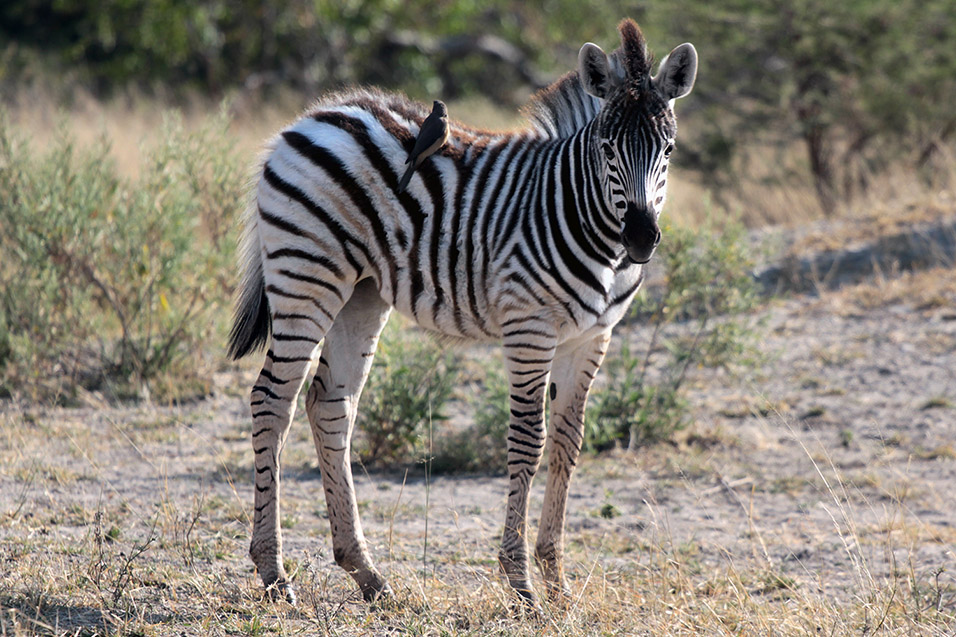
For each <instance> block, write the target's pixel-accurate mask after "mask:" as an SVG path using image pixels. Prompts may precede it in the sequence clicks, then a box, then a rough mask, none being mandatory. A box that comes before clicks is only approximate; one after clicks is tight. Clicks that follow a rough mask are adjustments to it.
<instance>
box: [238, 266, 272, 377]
mask: <svg viewBox="0 0 956 637" xmlns="http://www.w3.org/2000/svg"><path fill="white" fill-rule="evenodd" d="M271 333H272V314H271V313H270V312H269V299H268V298H267V297H266V288H265V281H264V280H263V277H262V264H261V263H258V262H257V263H255V264H253V267H252V268H251V269H250V270H249V271H248V272H247V273H246V276H245V277H244V278H243V282H242V291H241V292H240V295H239V301H238V302H237V303H236V312H235V315H234V317H233V324H232V331H231V332H229V357H230V358H232V359H233V360H238V359H240V358H242V357H243V356H245V355H246V354H250V353H252V352H255V351H257V350H260V349H262V348H263V347H265V346H266V344H267V343H268V341H269V336H270V335H271Z"/></svg>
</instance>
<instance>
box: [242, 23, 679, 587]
mask: <svg viewBox="0 0 956 637" xmlns="http://www.w3.org/2000/svg"><path fill="white" fill-rule="evenodd" d="M632 27H633V28H632ZM621 32H622V38H623V40H624V45H625V46H624V47H622V50H621V51H617V52H615V53H613V54H612V55H611V56H610V58H607V57H606V56H605V57H604V58H603V59H604V60H606V64H604V65H603V66H602V65H601V64H600V63H599V64H598V67H600V68H598V69H597V70H595V69H593V68H587V69H583V70H582V71H579V72H576V73H571V74H569V75H567V76H565V77H564V78H562V79H561V80H559V81H558V82H557V83H556V84H555V85H554V86H552V87H551V88H549V89H546V90H545V91H544V92H543V93H542V94H540V95H539V96H538V97H537V98H536V99H535V100H534V101H533V103H532V104H531V106H530V108H529V114H530V118H531V120H532V125H531V127H530V128H529V129H527V130H524V131H520V132H510V133H493V132H487V131H479V130H475V129H472V128H468V127H466V126H463V125H461V124H458V123H454V122H451V123H450V135H449V140H448V142H447V143H446V144H445V145H444V146H443V147H442V148H441V149H440V150H439V151H438V152H436V153H435V154H434V155H432V156H431V157H429V158H428V159H427V160H426V161H424V162H423V163H422V164H421V166H419V167H418V169H417V170H416V171H415V173H414V176H413V177H412V179H411V182H410V183H409V185H408V188H407V190H406V191H404V192H402V193H398V192H397V186H398V181H399V178H400V177H401V175H402V173H403V172H404V168H405V166H404V163H405V159H406V157H407V156H408V153H409V151H410V150H411V148H412V146H413V145H414V142H415V138H416V135H417V134H418V129H419V126H420V125H421V122H422V121H423V120H424V119H425V117H426V116H427V115H428V112H429V111H428V110H427V109H425V108H424V107H423V106H422V105H419V104H417V103H414V102H411V101H409V100H407V99H405V98H403V97H400V96H396V95H391V94H385V93H381V92H377V91H372V90H363V91H352V92H348V93H342V94H336V95H331V96H328V97H326V98H325V99H323V100H321V101H320V102H318V103H316V104H315V105H314V106H313V107H312V108H311V109H310V110H309V111H308V112H307V113H306V115H305V116H303V117H302V118H300V119H299V120H298V121H297V122H295V123H294V124H292V125H291V126H290V127H288V128H287V129H285V130H284V131H282V132H281V133H280V134H279V135H278V136H277V137H276V138H274V139H273V140H272V142H271V144H270V146H269V149H268V151H267V154H266V157H265V161H264V163H263V166H262V171H261V178H260V180H259V183H258V187H257V190H256V201H255V206H253V207H252V209H251V211H250V214H249V217H248V221H247V236H246V241H245V250H244V258H243V262H244V278H243V282H242V285H241V288H240V290H241V291H240V299H239V305H238V308H237V313H236V322H235V324H234V328H233V332H232V335H231V339H230V352H231V354H232V355H233V356H234V357H240V356H243V355H245V354H247V353H249V352H250V351H252V350H255V349H256V348H258V347H260V346H265V345H268V352H267V354H266V360H265V364H264V366H263V369H262V372H261V373H260V376H259V378H258V380H257V382H256V384H255V386H254V387H253V390H252V399H251V405H252V417H253V428H252V440H253V448H254V451H255V472H256V473H255V488H256V493H255V517H254V529H253V538H252V544H251V548H250V553H251V556H252V558H253V561H254V562H255V564H256V566H257V567H258V569H259V573H260V576H261V577H262V579H263V581H264V583H265V584H266V586H267V587H269V590H271V591H273V592H275V593H281V594H285V595H286V597H287V598H289V599H294V596H293V593H292V589H291V587H289V585H288V582H287V576H286V573H285V571H284V569H283V567H282V558H281V536H280V532H279V527H278V520H279V456H280V453H281V449H282V445H283V441H284V439H285V435H286V433H287V431H288V428H289V425H290V423H291V420H292V416H293V410H294V406H295V398H296V396H297V395H298V393H299V391H300V390H301V387H302V385H303V382H304V380H305V377H306V374H307V373H308V370H309V368H310V365H311V364H312V362H313V359H314V357H316V356H317V355H318V350H319V347H318V345H319V343H320V342H322V341H323V339H324V342H323V345H322V348H321V356H320V357H319V359H318V371H317V372H316V375H315V378H314V381H313V383H312V384H311V386H310V390H309V394H308V396H307V400H306V406H307V413H308V417H309V421H310V423H311V426H312V431H313V435H314V440H315V446H316V450H317V453H318V456H319V461H320V466H321V469H322V475H323V484H324V488H325V491H326V500H327V503H328V510H329V519H330V523H331V526H332V536H333V551H334V555H335V559H336V561H337V562H338V563H339V564H340V565H342V566H343V567H344V568H345V569H346V570H347V571H348V572H349V573H350V574H352V576H353V577H354V578H355V580H356V581H357V583H358V584H359V586H360V587H361V589H362V591H363V594H364V595H365V597H366V598H367V599H374V598H375V597H377V596H378V595H380V594H381V593H383V592H387V591H388V587H387V584H386V582H385V580H384V579H383V578H382V576H381V575H380V574H379V572H378V571H377V570H376V569H375V567H374V565H373V564H372V560H371V557H370V555H369V552H368V549H367V547H366V543H365V539H364V536H363V533H362V529H361V524H360V522H359V518H358V507H357V504H356V499H355V491H354V488H353V483H352V475H351V469H350V464H349V447H350V441H351V436H352V431H353V426H354V422H355V415H356V409H357V406H358V399H359V396H360V394H361V391H362V387H363V385H364V383H365V380H366V378H367V375H368V371H369V368H370V366H371V362H372V357H373V355H374V351H375V346H376V343H377V340H378V337H379V334H380V332H381V329H382V328H383V327H384V325H385V322H386V320H387V318H388V315H389V312H390V311H391V309H392V308H394V309H396V310H397V311H399V312H400V313H402V314H404V315H406V316H408V317H410V318H412V319H413V320H414V321H415V322H416V323H417V324H418V325H420V326H422V327H424V328H427V329H429V330H432V331H434V332H438V333H440V334H444V335H448V336H451V337H455V338H462V339H469V340H480V341H500V342H501V343H502V344H503V346H504V349H505V358H506V364H507V371H508V378H509V382H510V386H511V398H510V408H511V421H510V429H509V435H508V440H507V444H508V468H509V475H510V492H509V497H508V510H507V516H506V520H505V527H504V532H503V537H502V548H501V552H500V554H499V558H500V561H501V564H502V567H503V569H504V572H505V574H506V575H507V577H508V579H509V581H510V583H511V585H512V586H513V587H514V588H515V590H516V591H518V592H519V594H521V595H522V596H523V597H525V598H526V599H527V600H528V601H529V602H531V603H534V595H533V593H532V589H531V582H530V570H529V555H528V553H529V549H528V543H527V539H526V538H527V517H528V492H529V489H530V485H531V481H532V478H533V477H534V475H535V473H536V471H537V469H538V466H539V464H540V460H541V457H542V452H543V450H544V447H545V440H546V428H545V419H544V401H545V392H546V391H547V392H550V395H551V399H552V418H551V434H550V435H551V442H552V449H553V453H552V454H551V456H550V467H549V472H548V487H547V495H546V498H545V500H546V501H545V505H544V511H543V513H542V522H541V530H540V531H539V536H538V542H537V545H536V553H537V556H538V558H539V561H540V563H541V565H542V570H543V572H544V575H545V580H546V582H547V584H548V589H549V592H550V593H551V594H552V595H559V594H560V592H561V591H563V587H564V577H563V572H562V568H561V546H562V541H561V537H562V533H563V523H564V510H565V503H566V499H567V492H568V485H569V482H570V476H571V473H572V471H573V467H574V465H575V462H576V459H577V456H578V452H579V450H580V447H581V442H582V438H583V416H584V407H585V403H586V401H587V394H588V391H589V389H590V386H591V381H592V380H593V379H594V376H595V374H596V373H597V371H598V368H599V367H600V365H601V361H602V360H603V357H604V352H605V351H606V349H607V343H608V340H609V337H610V330H611V328H612V326H613V325H614V324H616V323H617V322H618V321H619V320H620V318H621V317H622V316H623V314H624V312H625V311H626V308H627V306H628V303H629V302H630V300H631V299H632V297H633V296H634V294H635V292H636V291H637V289H638V286H639V285H640V283H641V280H642V277H643V271H642V266H641V265H640V264H639V263H638V262H635V261H636V260H635V258H634V256H633V255H634V254H635V252H634V249H632V248H631V247H630V243H629V242H628V241H627V239H628V236H630V234H633V235H634V237H637V239H633V241H638V240H639V241H643V244H642V248H641V249H644V248H646V247H647V246H648V245H650V243H649V242H650V241H651V239H653V237H651V238H650V239H648V238H646V237H645V235H647V233H646V232H645V233H644V234H640V233H639V232H637V231H635V232H631V231H630V230H629V227H630V226H629V225H628V224H629V223H630V221H628V215H632V214H637V213H634V212H633V211H635V210H639V211H643V213H642V214H643V215H644V217H642V218H645V217H646V218H647V219H652V225H653V228H656V227H657V226H656V218H657V215H658V214H659V213H660V208H661V205H662V204H663V196H664V188H665V186H666V167H667V156H668V155H669V150H668V149H669V148H670V147H671V144H672V140H673V137H674V134H675V124H674V118H673V113H672V111H671V108H670V103H669V101H668V99H667V95H666V94H662V93H661V91H660V90H658V89H656V88H655V87H654V85H653V84H652V82H651V79H650V78H649V77H641V78H635V77H632V74H631V69H632V67H634V64H633V60H632V59H631V58H630V57H629V53H628V49H627V44H628V38H632V39H633V38H637V37H640V38H641V39H640V42H639V45H640V47H641V48H642V49H643V39H642V36H640V32H639V30H637V28H636V26H635V25H633V23H630V22H625V23H622V27H621ZM632 44H633V43H632ZM586 46H590V47H593V48H592V49H589V51H590V52H591V53H592V54H593V53H594V49H596V47H594V46H593V45H586ZM601 55H603V52H602V53H601ZM599 57H600V56H599ZM695 60H696V58H695ZM599 62H600V59H599ZM695 64H696V62H695ZM695 68H696V67H695ZM642 69H643V67H642ZM602 70H603V73H604V76H603V77H604V80H605V82H604V86H605V87H607V86H610V87H611V92H610V93H607V94H602V93H601V91H599V90H597V89H594V88H593V86H592V84H593V83H589V82H588V81H582V80H581V79H579V78H580V77H581V74H582V72H586V73H587V77H588V78H591V79H593V78H598V79H601V76H600V73H601V72H602ZM641 73H644V74H645V75H646V72H645V71H644V70H641ZM639 82H642V83H643V84H641V86H642V87H643V88H638V83H639ZM688 90H689V89H688ZM648 223H650V222H648ZM645 225H646V224H645ZM642 231H643V230H642ZM622 233H623V234H622ZM628 233H630V234H628ZM625 235H626V236H625ZM647 236H650V235H647ZM642 237H643V238H642ZM658 238H659V231H658ZM622 243H623V244H628V246H629V247H627V249H625V246H624V245H623V244H622ZM644 244H646V245H644ZM654 245H656V242H654ZM650 251H651V252H652V251H653V246H651V247H650ZM640 254H643V252H640ZM649 255H650V252H648V253H647V258H650V256H649ZM637 261H640V260H639V259H638V260H637ZM270 331H271V338H270Z"/></svg>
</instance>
